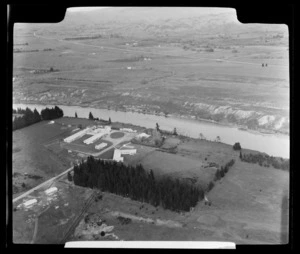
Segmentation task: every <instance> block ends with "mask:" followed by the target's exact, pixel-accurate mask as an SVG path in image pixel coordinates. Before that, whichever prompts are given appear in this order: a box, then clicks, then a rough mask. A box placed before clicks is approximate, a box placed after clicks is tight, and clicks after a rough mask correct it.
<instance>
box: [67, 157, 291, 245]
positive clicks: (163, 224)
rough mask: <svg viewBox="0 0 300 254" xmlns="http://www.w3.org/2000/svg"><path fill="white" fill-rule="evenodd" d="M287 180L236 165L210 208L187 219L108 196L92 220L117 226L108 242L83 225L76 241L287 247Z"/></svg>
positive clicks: (96, 205) (93, 209)
mask: <svg viewBox="0 0 300 254" xmlns="http://www.w3.org/2000/svg"><path fill="white" fill-rule="evenodd" d="M249 179H250V181H249ZM288 179H289V173H288V172H285V171H282V170H276V169H274V168H268V169H266V168H263V167H260V166H258V165H257V166H253V165H251V164H249V165H246V164H245V163H242V162H240V161H237V162H236V164H235V165H234V166H233V167H232V168H231V169H230V170H229V172H228V173H227V175H226V176H225V177H224V178H223V180H221V181H220V182H219V183H217V184H216V186H215V187H214V188H213V190H212V191H211V192H210V193H209V194H208V198H209V200H211V202H212V204H211V206H208V205H205V204H204V202H203V201H202V202H199V204H198V205H197V206H196V207H195V209H194V210H192V211H190V212H186V213H175V212H171V211H168V210H164V209H162V208H161V207H157V208H155V207H153V206H151V205H149V204H145V203H141V202H137V201H133V200H130V199H128V198H124V197H120V196H117V195H114V194H109V193H103V199H102V200H101V201H98V202H97V203H94V205H92V206H91V207H90V208H89V210H88V211H87V214H89V215H95V214H96V215H97V216H98V217H99V221H105V223H106V224H107V225H109V226H113V229H111V231H109V234H107V236H106V237H107V238H106V237H101V236H99V234H96V235H95V234H93V230H95V231H96V230H97V227H96V226H95V227H94V228H93V229H92V228H90V229H86V230H85V231H84V232H85V235H83V233H81V232H82V230H83V228H85V227H84V225H85V223H84V221H83V220H82V221H81V224H80V226H78V228H77V230H75V232H76V233H75V234H74V236H73V238H71V239H72V240H79V239H81V240H100V241H101V240H108V239H112V240H116V239H117V240H125V241H126V240H127V241H130V240H141V241H148V240H153V241H162V240H165V241H176V240H181V241H184V240H190V241H199V240H200V241H203V240H204V241H205V240H208V241H233V242H235V243H236V244H275V243H287V239H288V238H287V237H288V228H287V225H288V224H287V223H288V210H289V208H288V198H287V197H288V195H289V193H288V185H289V180H288ZM125 219H126V222H124V220H125ZM89 230H90V231H89ZM95 231H94V232H95ZM112 234H113V235H112ZM79 237H80V238H79Z"/></svg>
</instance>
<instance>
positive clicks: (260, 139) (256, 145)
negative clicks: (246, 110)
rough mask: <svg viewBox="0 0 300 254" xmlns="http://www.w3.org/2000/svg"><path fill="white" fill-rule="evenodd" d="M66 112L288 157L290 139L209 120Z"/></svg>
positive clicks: (70, 108)
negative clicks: (174, 131)
mask: <svg viewBox="0 0 300 254" xmlns="http://www.w3.org/2000/svg"><path fill="white" fill-rule="evenodd" d="M53 106H54V105H43V104H14V105H13V107H14V108H18V107H21V108H26V107H29V108H32V109H34V108H36V109H37V110H38V111H40V110H41V109H43V108H45V107H53ZM57 106H59V107H60V108H61V109H62V110H63V111H64V116H70V117H74V116H75V113H77V115H78V117H82V118H88V115H89V112H91V113H92V114H93V116H94V117H97V118H100V119H108V118H109V117H110V118H111V121H112V122H116V121H117V122H121V123H130V124H133V125H137V126H142V127H145V128H155V125H156V123H158V124H159V126H160V128H161V129H164V130H168V131H173V129H174V128H176V129H177V132H178V133H179V134H181V135H185V136H188V137H192V138H199V136H200V134H202V135H203V136H204V138H205V139H207V140H212V141H214V140H216V138H217V136H219V137H220V141H221V142H223V143H226V144H229V145H233V144H234V143H236V142H240V144H241V146H242V147H243V148H248V149H251V150H256V151H260V152H265V153H267V154H269V155H272V156H279V157H283V158H289V136H287V135H282V134H262V133H259V132H253V131H245V130H239V129H238V128H237V127H234V126H226V125H222V124H217V123H212V122H208V121H197V120H191V119H185V118H184V119H182V118H177V117H174V116H170V117H167V118H166V117H164V116H157V115H151V114H142V113H135V112H120V111H115V110H107V109H98V108H89V107H81V106H65V105H57Z"/></svg>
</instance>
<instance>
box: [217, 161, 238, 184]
mask: <svg viewBox="0 0 300 254" xmlns="http://www.w3.org/2000/svg"><path fill="white" fill-rule="evenodd" d="M234 163H235V160H234V159H231V160H230V161H229V162H227V163H226V164H225V166H224V167H223V166H221V168H220V169H218V170H217V171H216V174H215V179H214V181H218V180H220V179H221V178H222V177H224V176H225V175H226V173H227V172H228V170H229V168H231V167H232V166H233V164H234Z"/></svg>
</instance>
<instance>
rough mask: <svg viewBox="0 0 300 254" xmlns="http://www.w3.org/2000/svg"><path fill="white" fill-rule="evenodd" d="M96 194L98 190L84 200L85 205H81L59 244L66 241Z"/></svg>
mask: <svg viewBox="0 0 300 254" xmlns="http://www.w3.org/2000/svg"><path fill="white" fill-rule="evenodd" d="M97 194H98V191H96V190H94V191H93V193H92V194H91V196H90V197H89V199H88V200H87V201H86V202H85V205H84V206H83V207H82V209H81V212H80V213H79V215H78V216H77V218H75V219H74V222H73V223H72V224H71V226H70V228H69V229H68V230H67V233H66V234H65V236H64V237H63V239H62V240H61V241H60V244H64V243H66V241H67V240H68V238H69V237H70V236H71V235H72V234H73V232H74V230H75V228H76V226H77V225H78V223H79V222H80V220H81V219H82V217H83V216H84V214H85V212H86V211H87V209H88V208H89V207H90V206H91V205H92V203H93V201H94V199H95V197H96V195H97Z"/></svg>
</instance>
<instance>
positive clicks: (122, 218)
mask: <svg viewBox="0 0 300 254" xmlns="http://www.w3.org/2000/svg"><path fill="white" fill-rule="evenodd" d="M79 124H81V125H82V128H85V127H87V126H93V125H96V124H97V122H95V121H92V120H87V119H80V118H59V119H56V120H55V123H54V124H48V122H45V121H43V122H40V123H38V124H34V125H32V126H29V127H26V128H23V129H20V130H17V131H15V132H14V135H15V137H18V136H21V135H23V136H22V137H23V139H22V144H21V139H20V138H19V139H16V138H15V141H14V147H13V148H14V149H16V148H17V147H19V149H21V150H19V151H18V152H15V153H17V154H18V163H20V164H18V163H16V162H17V161H16V160H15V159H14V164H13V167H14V169H13V170H14V172H18V173H19V174H21V173H24V172H23V171H22V170H25V169H26V171H28V173H29V172H31V171H29V169H32V170H34V171H32V172H31V174H33V173H36V174H37V172H39V174H40V175H42V174H43V176H44V178H43V181H44V180H46V179H47V178H51V177H53V176H54V175H57V174H58V173H59V172H62V171H64V170H66V169H67V168H68V167H69V166H67V165H66V167H65V168H64V167H63V166H61V168H55V169H56V171H54V170H52V171H49V170H47V171H44V166H45V165H46V164H49V163H50V161H51V160H50V158H54V156H57V154H56V153H58V154H62V153H63V154H64V155H65V158H66V159H69V160H70V162H76V160H81V159H82V158H85V157H86V156H87V155H86V154H85V155H84V154H82V153H78V152H76V151H72V152H71V153H70V152H68V151H67V150H66V149H65V148H64V146H63V144H64V143H65V142H64V141H63V140H64V139H65V138H66V137H69V136H70V135H72V134H74V133H75V131H73V132H72V130H75V129H77V128H78V125H79ZM99 124H100V123H99ZM112 127H113V128H119V129H120V128H127V129H128V128H131V129H133V130H136V131H137V132H136V133H135V134H134V135H137V134H138V133H145V132H147V133H149V134H151V135H150V137H148V138H146V139H144V140H142V142H138V141H134V140H132V141H131V143H130V139H127V140H126V139H124V137H126V135H128V134H130V133H125V132H123V131H120V130H115V132H114V131H112V132H113V133H112V134H110V135H109V136H108V137H103V138H102V139H103V140H102V141H101V142H106V141H105V139H107V141H110V142H112V143H113V142H116V143H113V145H112V146H114V145H116V144H117V143H119V145H116V147H115V148H111V147H108V148H107V149H108V150H107V151H108V152H109V156H107V158H106V159H112V158H113V152H112V153H111V152H110V151H111V150H112V151H113V150H114V149H122V147H124V145H125V146H126V147H133V148H134V149H136V151H137V152H136V154H133V155H123V157H124V163H125V164H129V165H136V164H138V163H141V164H142V165H143V166H144V167H145V168H146V169H152V170H153V172H154V174H155V177H158V178H159V177H161V176H171V177H174V178H178V179H181V180H185V181H188V182H190V183H191V184H196V185H199V186H202V187H205V186H206V185H207V184H208V182H209V181H211V179H212V178H213V176H214V174H215V171H216V169H217V168H219V167H220V166H221V165H224V164H225V163H226V162H228V160H230V159H234V160H235V164H234V165H233V167H231V168H230V169H229V172H228V173H227V174H226V175H225V177H224V178H222V179H221V180H220V181H217V182H215V186H214V188H213V189H212V190H211V191H210V192H208V194H207V197H208V199H209V200H210V201H211V205H210V206H208V205H205V203H204V201H201V202H199V203H198V205H197V206H196V207H195V208H194V209H192V210H191V211H190V212H185V213H176V212H171V211H169V210H165V209H163V208H162V207H160V206H159V207H157V208H155V207H153V206H151V205H149V204H145V203H140V202H137V201H133V200H130V199H129V198H125V197H121V196H117V195H114V194H110V193H101V194H99V193H97V192H95V191H93V190H91V189H87V188H82V187H78V186H74V184H73V182H72V181H71V182H70V181H68V180H67V178H68V177H67V175H65V176H63V177H61V178H59V179H57V180H55V181H53V182H52V183H49V184H48V185H47V186H43V187H42V188H40V189H37V190H36V191H35V192H33V193H31V194H30V195H28V196H26V197H24V198H22V199H20V200H18V201H17V202H15V203H14V208H15V209H14V212H13V221H14V228H13V233H14V242H20V243H21V242H22V243H29V242H32V243H60V242H61V241H62V240H65V241H67V240H88V239H89V240H217V241H234V242H236V243H239V244H243V243H247V244H252V243H258V244H260V243H286V241H287V234H288V228H287V225H288V224H287V223H288V217H287V216H288V197H289V192H288V189H289V172H288V171H283V170H278V169H274V168H273V167H272V166H271V167H269V168H266V167H262V166H259V165H258V164H249V163H245V162H242V161H240V159H239V152H238V151H234V150H233V149H232V146H229V145H226V144H222V143H219V142H211V141H206V140H199V139H198V140H197V139H191V138H186V137H183V136H176V137H175V136H172V135H171V136H169V135H167V136H166V139H165V141H164V143H163V145H162V146H160V147H159V148H158V147H154V146H151V144H153V143H155V142H152V141H153V137H155V135H157V133H156V132H155V131H153V130H149V129H148V130H147V129H145V128H141V127H137V126H132V125H125V124H121V123H118V124H115V123H112ZM45 129H46V130H47V131H48V132H47V133H48V134H47V135H48V136H47V137H46V136H44V135H40V136H38V133H39V132H41V133H42V132H45ZM51 130H52V131H51ZM33 132H34V133H35V134H36V138H35V143H34V144H33V141H32V140H31V138H30V137H32V139H33V136H34V133H33ZM114 133H118V134H115V135H113V134H114ZM120 133H124V136H123V135H121V134H120ZM131 134H133V133H131ZM134 135H133V136H134ZM24 136H25V137H26V136H27V139H26V138H24ZM133 136H131V138H133ZM37 137H39V138H37ZM30 140H31V141H30ZM46 141H47V142H46ZM38 142H40V144H39V145H40V147H43V146H45V144H46V145H47V147H48V148H49V149H50V150H43V149H41V148H40V149H38V148H39V147H38ZM77 142H78V141H77ZM97 142H98V143H99V142H100V141H99V140H98V141H97ZM97 142H96V143H97ZM81 143H82V144H84V143H83V142H81ZM137 143H139V144H137ZM70 144H72V142H71V143H70ZM144 144H146V145H144ZM31 146H33V147H36V149H35V150H33V148H31ZM87 146H88V145H87ZM24 147H26V149H24ZM104 150H105V149H104ZM104 150H103V151H104ZM29 152H30V153H29ZM243 152H245V153H247V152H255V151H250V150H246V149H243ZM101 156H102V155H101ZM101 156H100V157H101ZM47 157H48V158H47ZM39 158H40V159H39ZM33 162H35V163H39V164H36V166H35V167H32V165H33V164H32V163H33ZM15 165H16V166H15ZM18 165H19V166H18ZM20 165H23V167H20ZM24 165H25V167H24ZM14 181H16V179H14ZM23 181H24V182H25V183H26V184H28V183H27V181H28V179H24V180H23ZM31 186H34V184H33V183H31ZM50 187H57V192H56V193H54V194H53V196H52V195H50V196H49V195H47V194H45V190H46V189H48V188H50ZM32 199H36V201H37V202H36V203H35V204H33V205H32V206H31V207H26V206H25V205H24V203H25V202H26V201H30V200H32Z"/></svg>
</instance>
